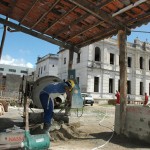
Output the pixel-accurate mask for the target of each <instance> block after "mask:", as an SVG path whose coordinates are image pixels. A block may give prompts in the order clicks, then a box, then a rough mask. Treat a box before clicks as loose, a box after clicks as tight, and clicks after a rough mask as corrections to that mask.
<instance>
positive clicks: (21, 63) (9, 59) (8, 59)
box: [0, 55, 33, 68]
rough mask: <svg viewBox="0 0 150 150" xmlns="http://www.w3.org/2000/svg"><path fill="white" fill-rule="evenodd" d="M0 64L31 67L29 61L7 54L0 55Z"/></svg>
mask: <svg viewBox="0 0 150 150" xmlns="http://www.w3.org/2000/svg"><path fill="white" fill-rule="evenodd" d="M0 64H5V65H12V66H21V67H28V68H33V65H32V64H31V63H30V62H26V61H25V60H24V59H22V58H21V59H15V58H12V57H11V56H9V55H5V56H2V58H1V60H0Z"/></svg>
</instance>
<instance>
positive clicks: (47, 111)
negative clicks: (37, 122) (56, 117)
mask: <svg viewBox="0 0 150 150" xmlns="http://www.w3.org/2000/svg"><path fill="white" fill-rule="evenodd" d="M40 101H41V104H42V107H43V109H44V124H47V125H49V126H50V125H51V119H52V117H53V109H54V107H53V102H52V100H51V99H49V95H48V94H47V93H45V92H42V93H40ZM48 101H49V102H48Z"/></svg>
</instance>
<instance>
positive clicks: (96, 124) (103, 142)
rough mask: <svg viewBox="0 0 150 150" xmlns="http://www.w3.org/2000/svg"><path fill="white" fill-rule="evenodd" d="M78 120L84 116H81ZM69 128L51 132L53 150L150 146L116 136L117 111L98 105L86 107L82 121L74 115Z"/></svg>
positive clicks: (144, 148)
mask: <svg viewBox="0 0 150 150" xmlns="http://www.w3.org/2000/svg"><path fill="white" fill-rule="evenodd" d="M78 113H79V114H78V116H80V115H81V114H82V112H81V111H80V112H78ZM71 116H72V118H74V119H72V118H71V120H72V121H70V122H72V123H70V124H69V125H68V126H67V125H63V126H62V127H61V129H59V131H58V132H56V131H53V132H51V133H50V134H51V137H52V140H53V141H51V148H50V149H51V150H97V149H104V150H116V149H118V150H126V149H128V150H129V149H136V150H146V149H150V145H149V144H147V143H144V142H141V141H138V140H135V139H129V138H127V137H124V136H119V135H116V134H115V133H114V130H113V129H114V119H115V107H114V106H108V105H103V106H100V105H98V104H95V105H94V106H85V107H84V111H83V114H82V116H81V117H77V113H76V112H72V113H71Z"/></svg>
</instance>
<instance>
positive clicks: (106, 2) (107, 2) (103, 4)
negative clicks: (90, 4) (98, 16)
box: [98, 0, 113, 9]
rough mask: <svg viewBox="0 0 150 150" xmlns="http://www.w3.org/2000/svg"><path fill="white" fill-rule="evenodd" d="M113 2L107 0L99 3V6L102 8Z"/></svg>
mask: <svg viewBox="0 0 150 150" xmlns="http://www.w3.org/2000/svg"><path fill="white" fill-rule="evenodd" d="M111 2H113V1H112V0H106V1H105V2H103V3H101V4H100V5H98V8H99V9H101V8H103V7H104V6H106V5H108V4H109V3H111Z"/></svg>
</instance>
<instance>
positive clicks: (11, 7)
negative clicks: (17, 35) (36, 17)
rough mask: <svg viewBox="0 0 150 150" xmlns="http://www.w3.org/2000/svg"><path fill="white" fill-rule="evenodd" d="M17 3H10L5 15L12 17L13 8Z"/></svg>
mask: <svg viewBox="0 0 150 150" xmlns="http://www.w3.org/2000/svg"><path fill="white" fill-rule="evenodd" d="M17 2H18V0H16V1H13V2H12V3H11V5H10V7H9V10H8V12H7V14H8V15H10V17H12V14H13V11H14V7H15V6H16V4H17ZM8 15H7V16H8Z"/></svg>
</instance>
